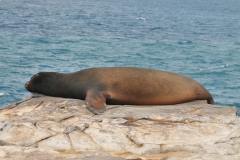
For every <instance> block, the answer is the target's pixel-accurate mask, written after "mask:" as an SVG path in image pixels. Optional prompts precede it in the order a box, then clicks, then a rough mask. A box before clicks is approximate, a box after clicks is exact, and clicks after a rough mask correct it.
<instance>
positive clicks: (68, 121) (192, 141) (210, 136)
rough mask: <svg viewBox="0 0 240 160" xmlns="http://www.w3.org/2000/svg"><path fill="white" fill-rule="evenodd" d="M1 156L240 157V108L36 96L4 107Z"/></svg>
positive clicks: (168, 159) (117, 158)
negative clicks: (99, 109) (101, 105)
mask: <svg viewBox="0 0 240 160" xmlns="http://www.w3.org/2000/svg"><path fill="white" fill-rule="evenodd" d="M0 159H71V160H73V159H83V160H90V159H109V160H110V159H111V160H112V159H113V160H121V159H162V160H177V159H189V160H190V159H195V160H200V159H201V160H202V159H206V160H210V159H218V160H221V159H223V160H225V159H226V160H228V159H232V160H233V159H236V160H237V159H240V119H239V118H238V117H237V115H236V108H235V107H221V106H216V105H209V104H206V101H195V102H190V103H185V104H179V105H162V106H118V105H116V106H107V111H106V112H104V113H103V114H102V115H94V114H93V113H92V112H91V111H89V110H88V109H87V107H86V104H85V102H84V101H81V100H77V99H65V98H57V97H48V96H43V95H39V94H33V95H30V96H29V97H27V98H26V99H24V100H22V101H20V102H17V103H13V104H11V105H8V106H5V107H3V108H1V109H0Z"/></svg>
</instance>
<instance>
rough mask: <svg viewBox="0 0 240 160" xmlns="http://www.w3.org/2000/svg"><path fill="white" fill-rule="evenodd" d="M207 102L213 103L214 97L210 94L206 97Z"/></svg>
mask: <svg viewBox="0 0 240 160" xmlns="http://www.w3.org/2000/svg"><path fill="white" fill-rule="evenodd" d="M207 103H208V104H215V103H214V99H213V97H212V96H210V97H209V98H208V99H207Z"/></svg>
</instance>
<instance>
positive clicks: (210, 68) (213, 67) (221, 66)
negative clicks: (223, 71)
mask: <svg viewBox="0 0 240 160" xmlns="http://www.w3.org/2000/svg"><path fill="white" fill-rule="evenodd" d="M229 66H230V65H229V64H225V65H220V66H211V67H209V68H207V69H202V68H200V69H199V70H200V71H204V70H212V69H218V68H225V67H229Z"/></svg>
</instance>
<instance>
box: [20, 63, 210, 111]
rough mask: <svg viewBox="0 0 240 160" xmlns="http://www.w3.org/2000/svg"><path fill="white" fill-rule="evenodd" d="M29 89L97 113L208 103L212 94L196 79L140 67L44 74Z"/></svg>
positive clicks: (35, 79)
mask: <svg viewBox="0 0 240 160" xmlns="http://www.w3.org/2000/svg"><path fill="white" fill-rule="evenodd" d="M25 88H26V89H27V90H28V91H30V92H36V93H41V94H45V95H49V96H55V97H64V98H76V99H81V100H85V101H86V102H87V106H88V108H89V109H90V110H91V111H92V112H93V113H95V114H101V113H103V112H104V111H105V110H106V104H113V105H168V104H179V103H184V102H189V101H193V100H207V102H208V103H209V104H214V100H213V98H212V96H211V94H210V93H209V92H208V91H207V90H206V89H205V88H204V87H203V86H202V85H201V84H199V83H198V82H197V81H195V80H193V79H192V78H189V77H186V76H183V75H180V74H177V73H172V72H167V71H161V70H154V69H145V68H136V67H106V68H89V69H84V70H80V71H78V72H74V73H68V74H64V73H57V72H40V73H37V74H35V75H34V76H33V77H32V78H31V80H30V81H29V82H26V84H25Z"/></svg>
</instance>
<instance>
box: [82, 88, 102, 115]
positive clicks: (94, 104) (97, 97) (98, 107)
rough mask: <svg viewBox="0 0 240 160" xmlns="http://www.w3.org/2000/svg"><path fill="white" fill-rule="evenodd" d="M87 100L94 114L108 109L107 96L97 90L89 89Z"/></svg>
mask: <svg viewBox="0 0 240 160" xmlns="http://www.w3.org/2000/svg"><path fill="white" fill-rule="evenodd" d="M85 101H86V102H87V107H88V109H89V110H90V111H91V112H93V113H94V114H102V113H103V112H105V111H106V97H105V96H104V94H103V93H102V92H99V91H97V90H89V91H87V94H86V98H85Z"/></svg>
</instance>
